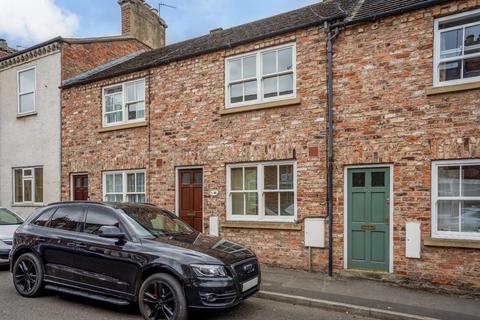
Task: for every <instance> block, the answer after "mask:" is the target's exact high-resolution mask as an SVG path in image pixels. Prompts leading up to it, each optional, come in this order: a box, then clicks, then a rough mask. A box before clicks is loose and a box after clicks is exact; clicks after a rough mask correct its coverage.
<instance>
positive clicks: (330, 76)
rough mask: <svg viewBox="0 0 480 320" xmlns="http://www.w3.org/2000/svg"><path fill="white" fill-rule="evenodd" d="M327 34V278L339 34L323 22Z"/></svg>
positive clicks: (330, 251) (330, 270) (330, 252)
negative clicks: (335, 53)
mask: <svg viewBox="0 0 480 320" xmlns="http://www.w3.org/2000/svg"><path fill="white" fill-rule="evenodd" d="M325 30H326V32H327V216H328V276H330V277H332V276H333V42H334V41H335V39H336V38H337V36H338V35H339V33H340V30H339V28H338V27H336V28H333V29H332V28H331V25H330V23H329V22H328V21H327V22H325Z"/></svg>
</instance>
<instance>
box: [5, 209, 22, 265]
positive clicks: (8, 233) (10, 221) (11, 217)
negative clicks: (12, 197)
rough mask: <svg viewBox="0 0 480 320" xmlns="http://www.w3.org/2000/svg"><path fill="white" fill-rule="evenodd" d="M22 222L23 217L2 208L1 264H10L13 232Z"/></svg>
mask: <svg viewBox="0 0 480 320" xmlns="http://www.w3.org/2000/svg"><path fill="white" fill-rule="evenodd" d="M22 223H23V219H22V218H20V217H19V216H18V215H16V214H15V213H14V212H12V211H10V210H8V209H6V208H0V265H8V255H9V254H10V250H11V249H12V241H13V240H12V239H13V233H14V232H15V230H17V228H18V226H19V225H21V224H22Z"/></svg>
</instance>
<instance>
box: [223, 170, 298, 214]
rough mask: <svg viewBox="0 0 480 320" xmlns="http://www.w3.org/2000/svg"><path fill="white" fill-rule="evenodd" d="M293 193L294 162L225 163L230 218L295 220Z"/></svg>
mask: <svg viewBox="0 0 480 320" xmlns="http://www.w3.org/2000/svg"><path fill="white" fill-rule="evenodd" d="M296 192H297V191H296V164H295V162H294V161H277V162H262V163H245V164H231V165H227V193H228V194H227V217H228V219H229V220H253V221H258V220H264V221H294V220H295V217H296V211H297V208H296Z"/></svg>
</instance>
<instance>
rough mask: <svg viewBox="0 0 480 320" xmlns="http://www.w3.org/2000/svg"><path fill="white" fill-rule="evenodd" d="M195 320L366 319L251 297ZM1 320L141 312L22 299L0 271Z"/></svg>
mask: <svg viewBox="0 0 480 320" xmlns="http://www.w3.org/2000/svg"><path fill="white" fill-rule="evenodd" d="M191 318H193V319H195V320H217V319H232V320H233V319H239V320H240V319H242V320H244V319H252V320H257V319H258V320H268V319H275V320H287V319H295V320H296V319H302V320H311V319H312V320H313V319H326V320H351V319H357V320H366V318H362V317H356V316H352V315H348V314H342V313H337V312H328V311H323V310H319V309H314V308H308V307H303V306H296V305H291V304H287V303H280V302H273V301H267V300H263V299H258V298H254V297H253V298H250V299H248V300H247V301H245V302H243V303H242V304H240V305H239V306H237V307H236V308H233V309H231V310H224V311H216V312H209V313H198V314H194V315H193V316H192V317H191ZM0 319H5V320H7V319H8V320H25V319H35V320H83V319H85V320H87V319H95V320H104V319H105V320H108V319H112V320H113V319H115V320H128V319H131V320H141V319H142V318H141V316H140V315H139V313H138V310H136V308H133V307H118V306H112V305H109V304H105V303H99V302H96V301H92V300H88V299H82V298H78V297H74V296H69V295H63V294H57V293H53V292H45V293H44V294H43V295H42V296H41V297H38V298H23V297H21V296H19V295H18V294H17V293H16V291H15V289H14V287H13V285H12V281H11V274H10V273H9V272H8V270H6V269H5V268H0Z"/></svg>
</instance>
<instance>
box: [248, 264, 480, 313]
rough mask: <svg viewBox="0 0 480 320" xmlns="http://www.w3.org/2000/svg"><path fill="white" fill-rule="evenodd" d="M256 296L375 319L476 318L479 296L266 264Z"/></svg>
mask: <svg viewBox="0 0 480 320" xmlns="http://www.w3.org/2000/svg"><path fill="white" fill-rule="evenodd" d="M257 297H260V298H264V299H271V300H274V301H282V302H289V303H295V304H298V305H306V306H313V307H318V308H322V309H324V310H335V311H342V312H348V313H349V314H356V315H361V316H367V317H372V318H378V319H419V320H426V319H448V320H450V319H452V320H473V319H476V320H479V319H480V299H473V298H465V297H457V296H453V295H444V294H437V293H432V292H428V291H425V290H420V289H410V288H404V287H399V286H396V285H393V284H390V283H386V282H381V281H373V280H366V279H358V278H351V277H348V278H346V277H333V278H329V277H327V276H326V275H324V274H319V273H308V272H304V271H297V270H286V269H279V268H271V267H266V266H262V289H261V292H260V294H259V295H257Z"/></svg>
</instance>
